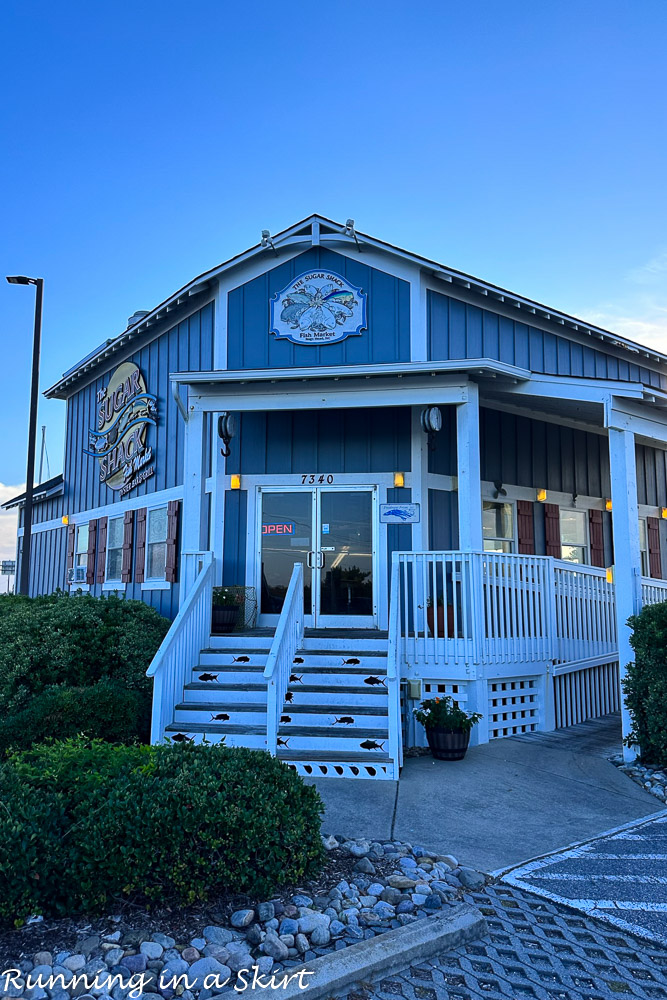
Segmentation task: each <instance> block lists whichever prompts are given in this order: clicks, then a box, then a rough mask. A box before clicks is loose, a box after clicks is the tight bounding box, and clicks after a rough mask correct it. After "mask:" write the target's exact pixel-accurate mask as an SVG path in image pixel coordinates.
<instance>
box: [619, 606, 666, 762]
mask: <svg viewBox="0 0 667 1000" xmlns="http://www.w3.org/2000/svg"><path fill="white" fill-rule="evenodd" d="M629 624H630V625H631V626H632V629H633V633H632V638H631V640H630V642H631V644H632V648H633V649H634V651H635V662H634V663H631V664H629V665H628V668H627V675H626V678H625V681H624V685H623V687H624V691H625V697H626V702H627V705H628V708H629V710H630V714H631V716H632V732H631V733H630V735H629V737H628V742H629V743H638V744H639V746H640V747H641V757H642V761H644V762H645V763H649V764H657V765H659V766H660V767H664V766H666V765H667V602H664V603H662V604H652V605H649V606H648V607H645V608H644V609H643V610H642V611H641V613H640V614H638V615H635V616H634V617H633V618H630V620H629Z"/></svg>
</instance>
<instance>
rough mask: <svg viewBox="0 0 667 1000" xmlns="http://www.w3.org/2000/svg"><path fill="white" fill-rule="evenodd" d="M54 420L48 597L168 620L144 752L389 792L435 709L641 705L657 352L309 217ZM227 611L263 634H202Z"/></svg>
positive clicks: (504, 722)
mask: <svg viewBox="0 0 667 1000" xmlns="http://www.w3.org/2000/svg"><path fill="white" fill-rule="evenodd" d="M46 395H47V396H48V397H49V398H58V399H63V400H65V401H66V407H67V414H66V426H67V431H66V453H65V467H64V472H63V475H62V477H56V478H55V479H52V480H50V481H49V482H47V483H44V484H41V485H40V487H38V489H37V498H36V506H35V509H34V510H35V522H36V523H35V524H34V526H33V532H34V535H33V544H32V555H31V568H30V577H31V587H32V592H33V593H34V594H40V593H47V592H50V591H52V590H54V589H55V588H58V587H60V588H63V589H65V588H69V589H71V590H73V591H78V590H81V591H90V592H92V593H95V594H103V593H106V592H116V593H120V594H123V595H125V596H126V597H128V598H140V599H142V600H145V601H147V602H149V603H151V604H152V605H154V606H155V607H156V608H157V609H158V610H159V611H160V612H161V613H162V614H165V615H167V616H169V617H170V618H172V619H173V620H174V624H173V626H172V629H171V631H170V633H169V635H168V636H167V639H166V640H165V643H164V644H163V647H162V648H161V650H160V652H159V653H158V655H157V657H156V658H155V661H154V663H153V665H152V667H151V673H152V675H153V677H154V684H155V687H154V692H155V693H154V709H153V735H154V739H162V738H163V737H164V736H165V735H167V736H168V737H170V738H172V739H173V738H176V739H195V740H201V739H208V740H211V741H214V740H217V739H220V738H221V737H222V736H224V737H225V738H226V739H227V742H228V743H232V744H233V743H238V744H244V745H249V746H258V747H265V748H268V749H269V750H270V751H271V752H274V753H278V754H279V755H280V756H281V757H283V759H285V760H287V761H288V762H290V763H291V764H293V765H294V766H295V767H296V768H297V769H298V770H299V771H300V772H301V773H304V774H317V775H319V774H328V775H345V776H349V777H378V778H387V777H388V778H391V777H395V776H396V775H397V773H398V769H399V767H400V763H401V759H402V747H403V745H404V744H406V743H407V744H414V743H418V742H421V741H422V740H423V736H422V734H421V733H420V732H419V731H416V730H415V725H414V722H412V721H411V713H412V708H413V707H414V706H415V705H416V704H417V703H418V701H419V700H420V699H422V698H425V697H428V696H429V695H431V694H438V693H440V694H451V695H452V696H453V697H454V698H455V699H456V700H457V701H458V702H459V703H460V704H461V705H462V706H464V707H467V708H469V709H475V710H477V711H480V712H481V713H482V714H483V722H482V723H481V724H480V726H479V727H478V728H477V730H476V731H475V738H476V739H478V740H481V741H485V740H488V739H495V738H501V737H503V736H508V735H513V734H517V733H523V732H530V731H533V730H539V729H553V728H554V727H557V726H567V725H572V724H574V723H576V722H579V721H583V720H584V719H586V718H592V717H596V716H599V715H603V714H607V713H609V712H613V711H618V710H620V709H621V708H622V705H621V698H620V693H619V661H620V663H622V664H623V663H627V662H628V661H629V660H630V659H631V658H632V653H631V649H630V647H629V642H628V639H629V633H628V629H627V626H626V625H625V622H626V620H627V618H628V616H629V615H630V614H632V613H634V612H635V611H636V610H638V609H639V608H640V606H641V604H642V603H646V602H652V601H656V600H662V599H663V598H664V597H665V596H667V582H665V581H663V566H666V567H667V470H666V468H665V449H666V448H667V411H666V410H665V403H666V402H667V358H666V357H665V356H664V355H661V354H659V353H657V352H655V351H653V350H651V349H649V348H647V347H643V346H641V345H638V344H634V343H631V342H630V341H628V340H626V339H625V338H623V337H620V336H617V335H616V334H614V333H611V332H608V331H605V330H601V329H597V328H595V327H593V326H591V325H590V324H587V323H585V322H582V321H580V320H578V319H576V318H574V317H571V316H568V315H565V314H563V313H560V312H558V311H557V310H554V309H552V308H550V307H547V306H544V305H541V304H539V303H537V302H534V301H531V300H529V299H526V298H523V297H521V296H518V295H515V294H513V293H511V292H508V291H506V290H505V289H502V288H498V287H496V286H494V285H491V284H489V283H488V282H484V281H482V280H480V279H477V278H474V277H471V276H470V275H466V274H463V273H461V272H458V271H455V270H453V269H451V268H448V267H444V266H443V265H441V264H438V263H436V262H434V261H431V260H427V259H425V258H422V257H420V256H418V255H416V254H414V253H410V252H407V251H405V250H401V249H399V248H397V247H394V246H392V245H389V244H387V243H384V242H382V241H381V240H378V239H375V238H373V237H371V236H367V235H364V234H361V233H357V232H356V231H355V229H354V225H353V223H352V222H351V221H348V223H347V224H346V225H345V226H343V225H340V224H337V223H335V222H332V221H330V220H327V219H324V218H322V217H319V216H312V217H310V218H308V219H306V220H304V221H302V222H300V223H298V224H296V225H295V226H293V227H291V228H290V229H288V230H286V231H284V232H283V233H280V234H278V235H276V236H274V237H271V236H270V235H269V234H268V233H265V234H263V237H262V242H261V243H260V244H259V245H257V246H255V247H252V248H251V249H250V250H248V251H246V252H245V253H241V254H239V255H238V256H236V257H234V258H232V259H231V260H229V261H227V262H225V263H224V264H221V265H220V266H218V267H215V268H213V269H212V270H211V271H208V272H206V273H205V274H202V275H200V276H199V277H197V278H195V279H194V280H193V281H191V282H190V283H189V284H187V285H185V286H184V287H183V288H181V289H180V290H179V291H177V292H176V293H174V295H173V296H171V297H170V298H169V299H168V300H167V301H165V302H163V303H161V304H160V305H159V306H157V307H156V308H154V309H152V310H150V311H145V312H144V311H141V312H137V313H135V314H134V315H133V316H132V317H130V320H129V322H128V326H127V329H126V330H124V331H123V332H122V333H120V334H119V335H118V336H117V337H115V338H114V339H111V340H109V341H107V342H106V343H104V344H102V345H101V346H100V347H99V348H97V349H96V350H95V351H93V352H92V353H91V354H89V355H88V356H87V357H86V358H84V359H83V360H82V361H81V362H79V363H78V364H77V365H75V366H74V367H73V368H71V369H70V370H69V371H67V372H65V374H64V375H63V377H62V378H61V379H60V381H58V382H57V383H56V384H55V385H54V386H52V387H51V388H50V389H49V390H48V391H47V393H46ZM12 505H18V506H19V508H20V507H21V498H20V497H17V498H16V499H15V500H13V501H11V502H10V503H9V504H6V505H5V506H12ZM21 537H22V524H21V522H20V523H19V538H18V558H19V559H20V557H21ZM221 586H242V587H245V588H248V589H247V590H246V592H245V593H246V603H245V604H244V605H243V611H244V613H245V608H246V604H247V605H248V606H249V605H250V604H251V603H252V597H253V595H254V597H255V599H256V602H257V617H256V619H254V620H253V621H252V622H248V624H249V625H252V626H253V627H249V628H245V629H244V630H241V631H236V632H234V633H233V634H232V635H229V636H212V635H211V605H212V599H213V598H212V594H213V591H214V588H218V587H221ZM226 593H229V592H226ZM623 715H624V720H625V727H626V729H627V718H626V717H625V713H623Z"/></svg>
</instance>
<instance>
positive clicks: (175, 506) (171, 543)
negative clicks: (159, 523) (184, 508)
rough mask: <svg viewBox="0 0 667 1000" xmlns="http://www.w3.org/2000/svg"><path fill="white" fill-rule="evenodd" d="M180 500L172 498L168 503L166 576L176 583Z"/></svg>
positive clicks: (168, 579) (167, 579) (166, 578)
mask: <svg viewBox="0 0 667 1000" xmlns="http://www.w3.org/2000/svg"><path fill="white" fill-rule="evenodd" d="M179 506H180V505H179V502H178V500H170V501H169V503H168V505H167V552H166V559H165V574H164V578H165V580H166V581H167V583H176V579H177V564H178V512H179Z"/></svg>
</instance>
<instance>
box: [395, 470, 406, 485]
mask: <svg viewBox="0 0 667 1000" xmlns="http://www.w3.org/2000/svg"><path fill="white" fill-rule="evenodd" d="M394 486H397V487H399V486H405V473H404V472H395V473H394Z"/></svg>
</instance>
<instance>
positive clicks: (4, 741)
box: [0, 677, 151, 755]
mask: <svg viewBox="0 0 667 1000" xmlns="http://www.w3.org/2000/svg"><path fill="white" fill-rule="evenodd" d="M150 717H151V699H150V695H149V694H148V693H147V692H145V691H135V690H132V689H131V688H127V687H125V686H124V685H123V684H121V683H119V682H118V681H116V680H112V679H111V678H108V677H105V678H103V679H102V680H101V681H98V682H97V683H96V684H91V685H90V686H89V687H67V686H65V685H59V686H55V687H48V688H45V689H44V690H43V691H41V692H40V693H39V694H36V695H34V696H33V697H32V698H31V699H30V701H29V702H28V703H27V705H25V706H24V707H23V708H19V709H18V710H17V711H15V712H10V713H9V714H8V715H6V716H5V717H4V718H2V719H0V755H2V754H3V753H4V752H6V751H7V750H9V749H14V750H22V749H27V748H28V747H30V746H32V744H33V743H39V742H40V741H41V740H46V739H66V738H68V737H72V736H77V735H78V734H80V733H83V734H84V735H86V736H90V737H99V738H100V739H103V740H108V741H109V742H110V743H132V742H134V741H135V740H137V739H139V740H142V741H148V739H149V737H150Z"/></svg>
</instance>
